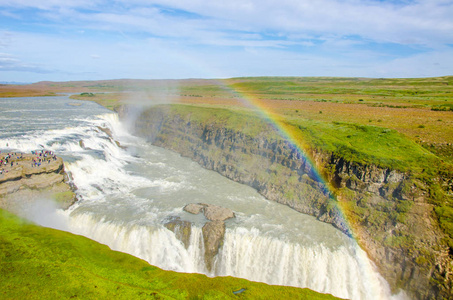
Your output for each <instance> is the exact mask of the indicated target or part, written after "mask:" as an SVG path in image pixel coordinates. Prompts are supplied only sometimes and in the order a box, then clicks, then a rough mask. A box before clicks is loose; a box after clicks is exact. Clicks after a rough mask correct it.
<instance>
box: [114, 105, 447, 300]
mask: <svg viewBox="0 0 453 300" xmlns="http://www.w3.org/2000/svg"><path fill="white" fill-rule="evenodd" d="M127 111H128V109H127V108H124V107H123V108H121V109H120V111H119V112H120V116H126V115H127ZM134 130H135V134H137V135H139V136H142V137H145V138H146V139H147V140H148V141H150V142H151V143H153V144H154V145H157V146H161V147H164V148H167V149H171V150H173V151H175V152H178V153H180V154H181V155H183V156H186V157H189V158H191V159H193V160H194V161H196V162H198V163H199V164H200V165H202V166H203V167H205V168H207V169H211V170H214V171H217V172H219V173H220V174H222V175H224V176H226V177H228V178H230V179H232V180H234V181H237V182H240V183H243V184H247V185H249V186H251V187H253V188H255V189H256V190H257V191H258V192H259V193H260V194H262V195H263V196H264V197H266V198H267V199H269V200H273V201H277V202H279V203H282V204H285V205H288V206H290V207H292V208H293V209H295V210H297V211H299V212H301V213H306V214H310V215H313V216H315V217H317V218H318V219H319V220H321V221H323V222H327V223H331V224H332V225H333V226H335V227H337V228H338V229H339V230H341V231H342V232H344V233H345V234H347V235H349V236H353V237H355V238H356V239H357V240H358V242H359V244H360V246H361V247H362V248H363V249H364V250H365V251H367V253H368V255H369V256H370V258H371V259H372V260H373V261H374V262H375V264H376V265H377V267H378V269H379V271H380V272H381V274H382V275H383V276H384V277H385V278H386V279H387V281H388V282H389V283H390V285H391V287H392V289H393V290H394V291H395V292H397V291H398V289H400V288H401V289H404V290H405V291H406V292H407V293H408V294H409V295H410V296H411V297H413V298H417V299H432V298H438V299H442V298H443V297H445V298H450V297H452V281H451V280H452V252H451V249H449V248H448V246H446V245H445V243H444V242H442V240H443V238H444V237H445V234H444V233H443V232H442V231H441V230H440V227H439V225H438V222H437V220H436V218H435V216H434V213H433V205H432V204H430V203H429V201H428V200H427V199H428V197H427V195H426V194H427V188H426V186H425V184H424V182H422V181H420V180H419V179H417V178H413V177H412V176H411V174H409V173H403V172H399V171H397V170H390V169H387V168H381V167H378V166H375V165H366V164H362V163H357V162H353V161H347V160H345V159H344V158H342V157H340V156H338V155H336V154H335V153H328V152H322V151H319V150H313V149H311V150H308V151H309V153H308V156H309V157H312V160H313V161H312V163H310V162H309V161H308V160H307V159H306V158H305V157H304V155H303V154H302V153H300V152H299V151H297V149H295V148H294V146H293V145H292V144H291V143H289V142H288V141H286V140H285V139H283V138H280V137H278V134H276V133H275V130H274V129H273V128H272V127H269V126H264V127H263V128H262V129H261V130H259V131H257V132H255V133H254V134H247V133H244V130H243V128H237V129H235V128H231V126H223V125H222V124H221V123H217V122H212V121H203V122H201V121H200V118H198V117H194V116H191V115H190V114H181V113H180V112H178V113H176V112H175V111H173V110H172V109H171V107H168V106H159V107H154V108H150V109H147V110H145V111H143V112H142V113H141V114H140V115H139V116H138V118H137V120H136V122H135V128H134ZM314 168H316V169H317V170H320V173H321V175H322V176H321V177H320V176H319V175H318V174H317V172H316V171H315V170H314ZM321 178H324V180H325V182H324V180H323V179H321ZM329 191H333V192H329ZM346 220H348V221H346Z"/></svg>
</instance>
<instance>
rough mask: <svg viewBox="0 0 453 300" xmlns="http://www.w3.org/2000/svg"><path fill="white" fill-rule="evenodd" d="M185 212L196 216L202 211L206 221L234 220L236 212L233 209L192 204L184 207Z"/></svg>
mask: <svg viewBox="0 0 453 300" xmlns="http://www.w3.org/2000/svg"><path fill="white" fill-rule="evenodd" d="M184 210H185V211H186V212H188V213H191V214H195V215H197V214H199V213H200V212H201V211H202V212H203V214H204V216H205V217H206V219H208V220H210V221H225V220H228V219H230V218H234V212H233V211H232V210H231V209H229V208H226V207H222V206H217V205H212V204H205V203H190V204H187V205H186V206H185V207H184Z"/></svg>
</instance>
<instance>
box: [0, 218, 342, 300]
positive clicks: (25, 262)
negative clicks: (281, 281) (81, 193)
mask: <svg viewBox="0 0 453 300" xmlns="http://www.w3.org/2000/svg"><path fill="white" fill-rule="evenodd" d="M0 278H1V280H0V298H2V299H62V298H82V299H93V298H96V299H113V298H115V299H141V298H154V299H156V298H157V299H229V298H238V299H272V298H280V299H283V298H284V299H336V298H335V297H333V296H331V295H323V294H318V293H316V292H313V291H310V290H308V289H298V288H293V287H282V286H270V285H266V284H263V283H256V282H250V281H247V280H244V279H237V278H233V277H217V278H208V277H206V276H204V275H201V274H182V273H176V272H171V271H163V270H161V269H159V268H157V267H154V266H151V265H149V264H148V263H146V262H145V261H143V260H140V259H138V258H136V257H133V256H131V255H128V254H125V253H121V252H116V251H112V250H110V249H109V248H108V247H107V246H105V245H101V244H98V243H96V242H94V241H92V240H90V239H87V238H85V237H82V236H77V235H73V234H70V233H67V232H62V231H58V230H54V229H50V228H43V227H40V226H37V225H34V224H31V223H29V222H26V221H24V220H22V219H20V218H18V217H16V216H14V215H12V214H10V213H9V212H6V211H4V210H0ZM242 288H244V289H245V291H244V292H243V293H241V294H238V295H235V294H233V291H236V290H240V289H242Z"/></svg>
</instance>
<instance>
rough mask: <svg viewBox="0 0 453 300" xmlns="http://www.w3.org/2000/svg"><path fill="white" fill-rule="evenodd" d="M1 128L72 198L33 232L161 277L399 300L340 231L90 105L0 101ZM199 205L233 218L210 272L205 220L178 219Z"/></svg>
mask: <svg viewBox="0 0 453 300" xmlns="http://www.w3.org/2000/svg"><path fill="white" fill-rule="evenodd" d="M0 122H1V133H0V150H2V152H5V151H8V150H17V151H22V152H30V151H32V150H40V149H46V150H51V151H54V152H55V153H56V154H57V155H58V156H61V157H63V158H64V159H65V169H66V171H69V172H70V173H71V174H72V178H73V179H72V180H73V183H74V184H75V185H76V186H77V188H78V189H77V196H78V198H79V201H78V202H77V203H76V204H75V205H73V206H72V207H71V208H70V209H68V210H66V211H63V210H59V209H55V208H53V207H51V206H50V207H51V208H49V209H37V210H36V211H32V212H31V213H30V212H29V213H27V216H28V217H29V218H30V219H32V220H33V221H35V222H36V223H38V224H40V225H43V226H48V227H54V228H57V229H62V230H67V231H69V232H73V233H76V234H80V235H84V236H86V237H88V238H91V239H93V240H96V241H98V242H100V243H103V244H106V245H108V246H109V247H110V248H112V249H114V250H118V251H122V252H127V253H130V254H132V255H134V256H137V257H140V258H142V259H144V260H146V261H148V262H149V263H151V264H153V265H156V266H158V267H160V268H163V269H166V270H174V271H178V272H196V273H204V274H207V275H208V276H226V275H229V276H235V277H242V278H246V279H249V280H253V281H261V282H265V283H269V284H278V285H290V286H296V287H307V288H310V289H313V290H315V291H319V292H323V293H330V294H333V295H335V296H338V297H343V298H350V299H391V298H401V297H402V295H397V296H392V295H391V294H390V291H389V288H388V284H387V283H386V282H385V280H384V279H383V278H382V277H381V276H380V275H379V274H378V272H377V271H376V269H375V267H374V265H373V264H372V262H371V261H370V260H369V259H368V258H367V256H366V254H365V252H364V251H363V250H361V249H360V247H359V246H358V245H357V243H356V242H355V241H354V240H353V239H351V238H349V237H347V236H346V235H344V234H343V233H341V232H340V231H339V230H336V229H335V228H334V227H332V226H331V225H329V224H325V223H322V222H319V221H317V220H316V219H315V218H313V217H311V216H307V215H304V214H300V213H297V212H296V211H294V210H292V209H290V208H289V207H287V206H284V205H281V204H278V203H275V202H271V201H268V200H266V199H264V198H263V197H262V196H260V195H259V194H258V193H257V192H256V191H255V190H253V189H252V188H250V187H248V186H244V185H241V184H238V183H235V182H233V181H231V180H228V179H226V178H225V177H222V176H221V175H219V174H218V173H216V172H213V171H209V170H205V169H203V168H201V167H200V166H199V165H198V164H196V163H194V162H192V161H191V160H189V159H187V158H184V157H181V156H180V155H178V154H176V153H173V152H171V151H168V150H165V149H162V148H158V147H155V146H152V145H150V144H149V143H147V142H146V141H144V140H143V139H141V138H138V137H135V136H133V135H131V134H130V133H129V132H128V131H127V129H126V127H125V126H124V125H123V124H122V123H121V122H120V121H119V120H118V116H117V115H116V114H114V113H112V112H111V111H109V110H106V109H105V108H103V107H101V106H99V105H97V104H95V103H92V102H85V101H78V100H72V99H69V98H68V96H58V97H36V98H0ZM106 129H108V130H106ZM109 131H110V132H111V136H110V134H109ZM81 141H82V142H81ZM199 202H202V203H208V204H215V205H219V206H223V207H227V208H230V209H231V210H233V211H234V212H235V214H236V218H234V219H230V220H227V221H226V233H225V239H224V243H223V245H222V247H221V249H220V251H219V253H218V254H217V256H216V257H215V261H214V267H213V269H212V270H211V271H208V270H207V269H206V267H205V263H204V254H203V253H204V252H203V251H204V249H203V237H202V233H201V227H202V226H203V224H204V223H205V219H204V217H203V216H202V215H201V214H200V215H191V214H189V213H187V212H184V211H183V207H184V205H186V204H188V203H199ZM174 216H179V217H180V218H181V219H183V220H188V221H191V222H193V223H194V226H193V227H192V234H191V238H190V244H189V246H188V247H187V248H186V247H185V246H184V244H183V243H182V242H181V241H180V240H178V239H177V238H176V237H175V234H174V233H173V232H171V231H170V230H168V229H166V228H165V227H164V226H163V224H164V223H165V222H166V221H168V220H169V219H170V218H171V217H174Z"/></svg>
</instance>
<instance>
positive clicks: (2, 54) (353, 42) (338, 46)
mask: <svg viewBox="0 0 453 300" xmlns="http://www.w3.org/2000/svg"><path fill="white" fill-rule="evenodd" d="M452 16H453V1H446V0H419V1H412V0H388V1H385V0H316V1H313V0H278V1H276V0H228V1H224V0H222V1H219V0H210V1H207V0H190V1H188V0H166V1H152V0H151V1H148V0H116V1H108V0H46V1H42V0H0V81H7V82H11V81H16V82H36V81H41V80H53V81H67V80H97V79H116V78H142V79H157V78H227V77H237V76H360V77H428V76H443V75H453V17H452Z"/></svg>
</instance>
